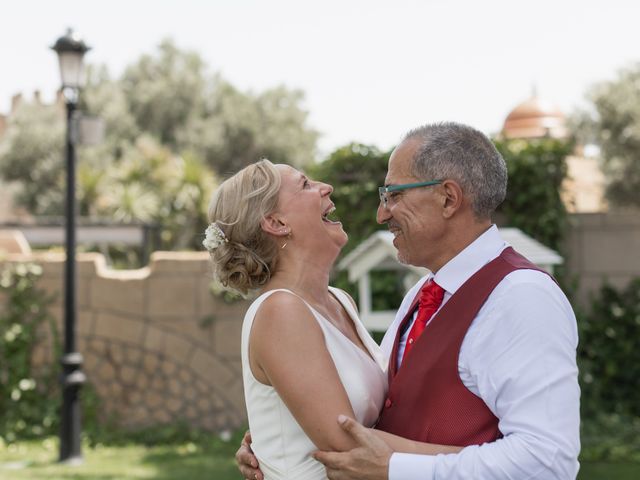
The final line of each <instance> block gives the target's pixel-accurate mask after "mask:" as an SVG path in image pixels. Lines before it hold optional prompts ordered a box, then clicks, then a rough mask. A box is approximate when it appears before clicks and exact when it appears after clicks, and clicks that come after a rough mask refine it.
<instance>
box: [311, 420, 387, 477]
mask: <svg viewBox="0 0 640 480" xmlns="http://www.w3.org/2000/svg"><path fill="white" fill-rule="evenodd" d="M338 423H339V424H340V426H341V427H342V429H343V430H344V431H345V432H347V433H348V434H349V435H351V437H352V438H353V439H354V440H355V442H356V444H357V447H355V448H354V449H353V450H350V451H348V452H320V451H318V452H315V453H314V454H313V456H314V458H315V459H316V460H318V461H319V462H322V463H323V464H324V466H325V467H326V469H327V476H328V477H329V479H330V480H360V479H363V478H366V479H367V480H387V478H388V476H389V459H390V458H391V454H392V453H393V451H392V450H391V448H389V446H388V445H387V444H386V443H384V442H383V441H382V440H381V439H379V438H378V437H376V436H375V435H374V434H373V433H372V432H371V431H370V430H369V429H368V428H365V427H363V426H362V425H360V424H359V423H358V422H356V421H355V420H352V419H351V418H348V417H345V416H344V415H340V416H339V417H338Z"/></svg>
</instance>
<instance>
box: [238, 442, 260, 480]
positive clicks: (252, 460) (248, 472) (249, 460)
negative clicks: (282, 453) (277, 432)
mask: <svg viewBox="0 0 640 480" xmlns="http://www.w3.org/2000/svg"><path fill="white" fill-rule="evenodd" d="M236 463H237V464H238V470H240V473H241V474H242V476H243V477H244V478H246V479H247V480H264V475H262V472H261V471H260V468H259V467H258V459H257V458H256V456H255V455H254V454H253V450H251V432H250V431H249V430H247V432H246V433H245V434H244V437H243V438H242V442H240V448H239V449H238V451H237V452H236Z"/></svg>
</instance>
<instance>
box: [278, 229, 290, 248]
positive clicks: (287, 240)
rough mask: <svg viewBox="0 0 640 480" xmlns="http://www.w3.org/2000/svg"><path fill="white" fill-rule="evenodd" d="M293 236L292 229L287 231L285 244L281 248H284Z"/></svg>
mask: <svg viewBox="0 0 640 480" xmlns="http://www.w3.org/2000/svg"><path fill="white" fill-rule="evenodd" d="M290 238H291V230H288V231H287V239H286V240H285V241H284V244H283V245H282V246H281V247H280V250H284V247H286V246H287V244H288V243H289V239H290Z"/></svg>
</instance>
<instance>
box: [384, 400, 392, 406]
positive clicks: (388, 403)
mask: <svg viewBox="0 0 640 480" xmlns="http://www.w3.org/2000/svg"><path fill="white" fill-rule="evenodd" d="M391 405H393V402H392V401H391V399H390V398H387V399H386V400H385V401H384V408H389V407H390V406H391Z"/></svg>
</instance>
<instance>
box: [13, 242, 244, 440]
mask: <svg viewBox="0 0 640 480" xmlns="http://www.w3.org/2000/svg"><path fill="white" fill-rule="evenodd" d="M5 260H8V261H21V260H32V261H35V262H37V263H38V264H40V265H42V267H43V270H44V273H43V276H42V278H41V279H40V281H39V287H41V288H43V289H44V290H45V291H46V292H47V293H49V294H54V295H55V297H56V300H55V303H54V304H53V306H52V308H51V313H52V314H53V316H54V317H55V318H56V324H57V325H58V331H59V332H62V317H63V310H62V302H63V291H62V281H63V280H62V279H63V269H64V254H52V253H46V254H43V253H40V254H38V253H36V254H33V255H30V256H26V255H22V256H21V255H15V254H14V255H10V256H9V257H7V258H6V259H5ZM210 277H211V276H210V267H209V260H208V254H207V253H206V252H205V253H199V252H184V253H176V252H155V253H154V254H152V257H151V261H150V264H149V266H148V267H145V268H142V269H139V270H128V271H116V270H111V269H109V268H108V267H107V266H106V264H105V259H104V257H103V256H102V255H100V254H94V253H88V254H80V255H79V256H78V277H77V285H78V292H77V295H78V296H77V303H78V319H77V336H78V351H79V352H80V353H81V354H82V355H83V357H84V365H83V371H84V372H85V373H86V375H87V378H88V380H89V382H90V383H91V384H92V385H93V387H94V388H95V390H96V392H97V394H98V396H99V397H100V399H101V401H102V405H103V407H104V411H103V413H104V414H105V415H107V416H109V417H111V418H113V419H115V420H116V421H117V422H120V423H122V424H126V425H127V426H132V427H136V426H148V425H161V424H168V423H174V422H176V421H183V422H185V423H187V424H190V425H193V426H197V427H201V428H204V429H206V430H210V431H222V430H227V429H235V428H238V427H240V426H241V425H243V424H244V423H245V421H246V414H245V409H244V399H243V392H242V376H241V365H240V355H239V351H240V349H239V345H240V330H241V323H242V316H243V315H244V311H245V310H246V308H247V306H248V303H247V302H246V301H240V302H236V303H231V304H229V303H225V301H223V300H222V299H221V298H220V297H216V296H214V295H212V294H211V292H210V289H209V284H210ZM53 357H54V355H53V353H52V348H51V342H49V341H45V342H43V343H42V345H41V346H40V348H39V349H38V350H37V351H36V355H35V358H34V362H35V363H36V364H38V363H42V362H58V361H59V359H57V358H53Z"/></svg>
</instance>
